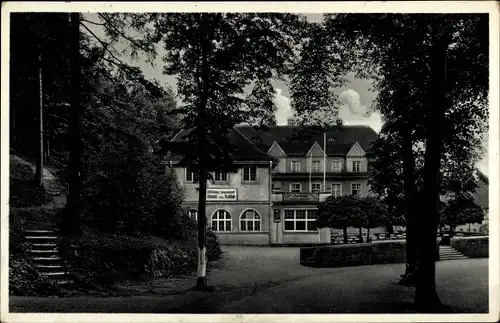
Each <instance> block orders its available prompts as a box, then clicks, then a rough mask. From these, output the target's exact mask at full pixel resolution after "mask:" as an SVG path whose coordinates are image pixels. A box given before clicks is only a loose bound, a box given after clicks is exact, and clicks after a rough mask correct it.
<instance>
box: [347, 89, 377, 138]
mask: <svg viewBox="0 0 500 323" xmlns="http://www.w3.org/2000/svg"><path fill="white" fill-rule="evenodd" d="M338 100H339V102H340V108H339V118H340V119H342V120H344V124H346V125H364V126H370V127H371V128H372V129H373V130H375V131H376V132H377V133H378V132H380V129H381V128H382V116H381V115H380V113H378V112H371V111H369V109H368V108H367V107H366V106H365V105H364V104H362V102H361V98H360V95H359V93H358V92H356V91H354V90H352V89H347V90H345V91H343V92H342V93H340V94H339V98H338Z"/></svg>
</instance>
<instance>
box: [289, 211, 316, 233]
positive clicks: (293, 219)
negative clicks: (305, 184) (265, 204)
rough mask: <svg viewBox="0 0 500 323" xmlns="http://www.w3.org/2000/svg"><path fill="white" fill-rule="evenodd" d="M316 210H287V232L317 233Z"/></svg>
mask: <svg viewBox="0 0 500 323" xmlns="http://www.w3.org/2000/svg"><path fill="white" fill-rule="evenodd" d="M316 214H317V211H316V210H285V231H316Z"/></svg>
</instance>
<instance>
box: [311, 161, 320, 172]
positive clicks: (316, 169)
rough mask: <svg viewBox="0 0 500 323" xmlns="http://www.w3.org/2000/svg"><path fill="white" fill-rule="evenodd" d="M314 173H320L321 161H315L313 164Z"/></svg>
mask: <svg viewBox="0 0 500 323" xmlns="http://www.w3.org/2000/svg"><path fill="white" fill-rule="evenodd" d="M312 172H313V173H317V172H319V161H318V160H315V161H313V162H312Z"/></svg>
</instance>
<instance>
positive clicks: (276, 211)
mask: <svg viewBox="0 0 500 323" xmlns="http://www.w3.org/2000/svg"><path fill="white" fill-rule="evenodd" d="M279 222H281V210H280V209H274V223H279Z"/></svg>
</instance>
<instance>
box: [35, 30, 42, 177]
mask: <svg viewBox="0 0 500 323" xmlns="http://www.w3.org/2000/svg"><path fill="white" fill-rule="evenodd" d="M42 33H43V21H40V25H39V26H38V37H37V38H38V60H37V62H38V64H37V65H38V100H39V103H38V109H39V112H38V138H39V144H38V153H37V156H36V171H35V180H36V182H37V184H38V186H40V187H42V186H43V182H42V180H43V157H44V152H43V151H44V149H43V145H44V135H43V103H44V102H43V101H44V100H43V78H42V76H43V57H42V52H43V47H44V45H43V35H42Z"/></svg>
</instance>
